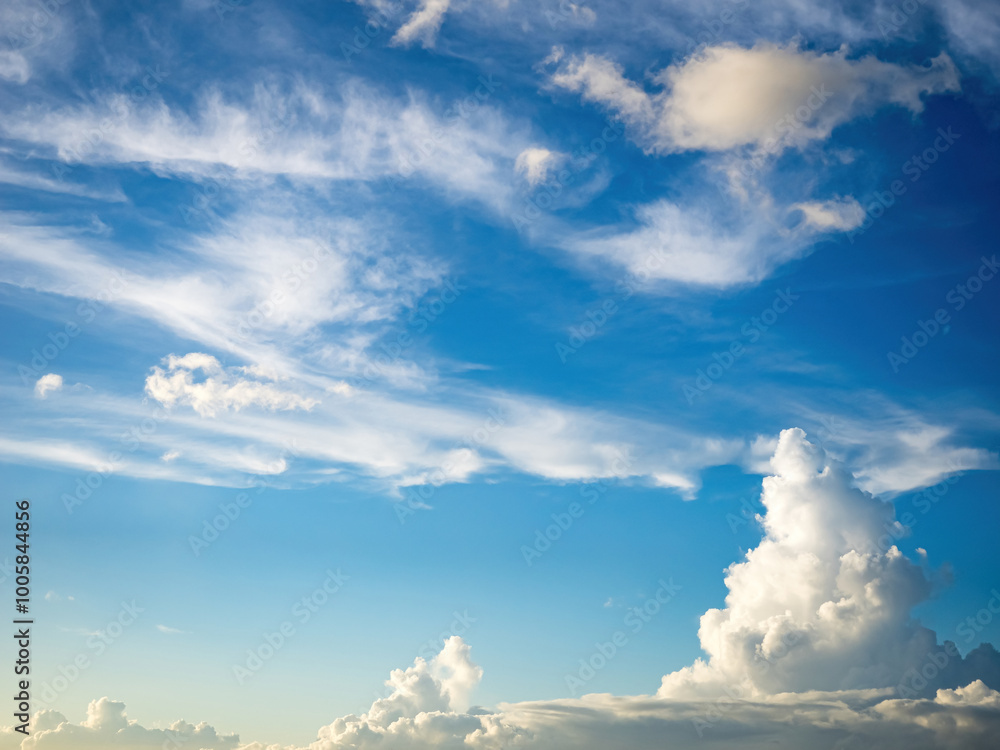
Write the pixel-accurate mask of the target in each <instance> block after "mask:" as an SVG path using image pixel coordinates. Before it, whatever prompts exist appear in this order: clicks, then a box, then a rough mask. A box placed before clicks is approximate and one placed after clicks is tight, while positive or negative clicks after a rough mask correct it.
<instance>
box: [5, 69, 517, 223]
mask: <svg viewBox="0 0 1000 750" xmlns="http://www.w3.org/2000/svg"><path fill="white" fill-rule="evenodd" d="M501 85H502V83H501V82H500V81H498V80H497V79H496V78H494V77H492V76H483V77H482V78H480V79H474V80H472V81H470V88H469V91H468V93H467V95H466V96H464V97H461V98H459V99H458V100H456V101H454V102H451V103H445V104H444V105H433V106H432V105H431V104H429V103H427V102H426V101H424V99H423V98H422V97H421V96H420V94H419V92H417V91H413V92H411V93H410V95H409V96H408V97H406V98H405V99H403V98H390V97H387V96H385V95H383V94H380V93H377V92H375V91H373V90H371V89H369V88H366V87H365V86H364V85H362V84H360V83H358V82H349V83H345V84H343V85H341V86H340V87H338V89H337V90H336V93H335V94H331V93H330V92H329V91H328V89H327V88H326V86H324V85H322V84H320V83H316V82H296V83H294V84H279V83H276V82H273V81H270V82H267V83H260V84H258V85H256V86H255V87H254V89H253V90H252V92H249V93H248V94H247V95H245V96H243V97H239V96H234V95H231V94H225V95H224V94H223V93H222V92H220V91H219V90H218V89H217V88H213V87H206V88H205V89H202V90H200V91H198V92H196V94H195V95H194V97H193V100H192V102H191V104H190V105H188V106H181V105H178V104H170V105H168V104H167V103H166V102H165V101H164V100H163V99H162V98H160V97H159V96H158V95H157V94H156V93H155V92H153V93H151V94H149V97H148V99H147V100H145V101H143V102H133V101H131V100H130V99H129V98H128V97H127V96H125V95H124V94H121V93H116V92H112V91H105V92H102V91H97V92H95V93H94V96H93V98H92V100H88V101H87V102H84V103H78V104H76V105H64V106H52V105H51V104H49V103H45V104H34V105H32V106H30V107H29V106H26V107H24V108H23V109H21V110H19V111H6V112H4V113H2V114H0V133H2V134H3V135H5V136H7V137H9V138H16V139H19V140H22V141H24V142H27V143H31V144H35V145H36V146H39V147H41V150H42V151H43V153H44V154H45V155H49V156H51V157H55V158H58V159H60V160H62V161H64V162H66V163H69V164H75V163H84V164H97V165H108V164H122V165H134V166H138V165H146V166H149V167H152V168H153V169H155V170H157V171H159V172H163V173H169V174H171V175H182V176H187V177H194V178H196V179H208V178H211V179H213V180H216V181H217V183H219V184H224V185H228V184H230V183H232V182H234V181H235V182H236V183H247V184H250V185H258V186H264V187H272V184H271V183H270V182H269V181H268V177H269V176H273V175H287V176H290V177H294V178H296V179H297V180H300V181H308V182H315V181H316V180H330V181H369V182H381V181H385V180H387V179H388V180H399V181H400V182H406V181H410V180H426V181H429V182H430V183H432V184H434V185H436V186H438V187H439V188H441V189H443V190H445V191H448V192H449V193H451V194H454V195H456V196H459V197H461V198H472V199H474V200H479V201H481V202H483V203H484V204H486V205H488V206H489V207H491V208H493V209H497V208H499V207H500V206H501V205H502V204H503V203H504V202H505V201H506V200H507V199H508V194H509V193H510V190H511V185H510V183H511V180H510V178H509V175H510V174H511V165H512V164H513V161H514V159H515V158H516V156H517V154H518V153H520V152H521V151H522V150H523V149H524V148H525V147H526V146H527V145H528V144H527V142H526V139H525V137H524V135H523V134H522V133H520V132H518V128H517V127H515V126H513V125H512V124H511V123H509V122H508V121H507V120H506V119H505V118H504V117H503V116H502V115H501V114H500V113H499V111H498V110H497V109H496V108H495V107H493V106H491V100H492V99H493V98H494V97H495V95H496V90H497V88H498V87H499V86H501ZM214 187H216V186H215V185H213V188H214Z"/></svg>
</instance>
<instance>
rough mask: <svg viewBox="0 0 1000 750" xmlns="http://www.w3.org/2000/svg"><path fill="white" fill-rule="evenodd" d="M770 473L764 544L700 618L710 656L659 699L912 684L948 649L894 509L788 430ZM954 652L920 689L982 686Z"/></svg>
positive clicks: (668, 684)
mask: <svg viewBox="0 0 1000 750" xmlns="http://www.w3.org/2000/svg"><path fill="white" fill-rule="evenodd" d="M771 465H772V469H773V471H774V475H773V476H770V477H767V478H765V479H764V483H763V486H764V491H763V494H762V496H761V502H762V504H763V505H764V506H765V508H766V509H767V512H766V514H765V515H764V516H763V526H764V539H763V540H762V541H761V543H760V544H759V545H758V546H757V548H756V549H752V550H750V551H749V552H747V553H746V560H745V561H744V562H740V563H736V564H733V565H732V566H730V568H729V570H728V572H727V575H726V586H727V588H728V589H729V594H728V595H727V597H726V606H725V608H723V609H712V610H709V611H708V612H706V613H705V614H704V615H703V616H702V618H701V627H700V629H699V631H698V635H699V638H700V640H701V646H702V649H703V650H704V651H705V652H706V653H707V654H708V659H707V660H702V659H699V660H697V661H696V662H695V663H694V664H693V665H692V666H690V667H685V668H684V669H681V670H679V671H677V672H674V673H672V674H668V675H666V676H665V677H664V678H663V684H662V686H661V688H660V691H659V695H660V696H661V697H664V698H672V699H675V700H682V699H685V698H688V697H691V696H694V695H698V696H702V697H704V698H710V697H712V696H714V697H719V696H721V695H723V694H724V693H725V692H726V691H729V692H730V693H732V692H734V691H735V692H738V693H739V694H740V695H741V696H748V697H755V696H761V695H774V694H778V693H785V692H804V691H808V690H827V691H836V690H856V689H871V688H892V687H896V686H898V685H904V686H906V685H907V682H906V676H907V674H908V673H909V672H910V670H913V669H920V668H922V667H923V665H924V663H925V661H926V660H927V659H928V658H929V656H930V654H932V653H936V652H938V651H940V650H941V649H942V647H941V646H939V645H938V644H937V639H936V636H935V634H934V633H933V631H930V630H928V629H927V628H924V627H921V626H919V625H917V624H915V623H914V622H913V620H912V619H911V611H912V609H913V608H914V607H915V606H916V605H917V604H919V603H920V602H922V601H923V600H924V599H926V598H927V597H928V595H929V594H930V583H929V581H928V580H927V579H926V578H925V575H924V572H923V570H922V568H921V567H920V566H918V565H916V564H914V563H912V562H911V561H910V560H908V559H907V558H906V557H904V556H903V555H902V553H900V552H899V550H898V549H896V547H895V546H892V545H891V541H893V540H894V539H895V537H898V536H902V535H903V533H904V532H905V530H904V529H903V528H902V527H901V525H900V524H899V522H898V521H896V520H895V511H894V509H893V506H892V505H891V504H889V503H886V502H883V501H881V500H878V499H876V498H874V497H872V496H871V495H870V494H868V493H866V492H864V491H863V490H860V489H857V488H855V487H854V486H853V478H852V477H851V475H850V474H849V473H848V472H846V471H845V470H844V469H843V468H842V467H840V466H838V465H836V464H835V463H833V462H830V461H829V460H828V459H827V458H826V456H825V455H824V452H823V450H822V449H821V448H818V447H816V446H814V445H812V444H811V443H809V442H808V441H807V440H806V439H805V434H804V433H803V432H802V431H801V430H799V429H793V430H785V431H784V432H782V434H781V437H780V439H779V441H778V445H777V449H776V450H775V454H774V456H773V458H772V459H771ZM886 539H888V540H889V542H890V543H886ZM957 654H958V652H957V650H956V651H955V652H954V656H950V657H948V658H947V659H945V664H943V665H940V667H939V668H937V669H935V670H934V675H933V679H929V680H928V682H929V683H930V686H929V688H928V686H927V685H926V684H925V685H924V686H922V690H927V689H932V688H933V687H934V686H940V687H954V686H957V685H964V684H967V683H968V682H969V681H971V680H972V679H975V677H976V676H977V675H975V674H970V669H971V667H972V664H973V662H972V660H971V659H970V660H968V661H966V660H963V659H962V658H961V657H960V656H958V655H957ZM994 660H995V652H994ZM997 667H1000V662H998V664H997ZM994 669H996V667H994ZM913 692H914V693H915V692H921V690H915V691H913ZM903 697H910V696H903Z"/></svg>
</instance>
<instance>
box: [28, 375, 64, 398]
mask: <svg viewBox="0 0 1000 750" xmlns="http://www.w3.org/2000/svg"><path fill="white" fill-rule="evenodd" d="M62 387H63V379H62V375H56V374H55V373H54V372H50V373H48V374H47V375H42V377H40V378H39V379H38V382H37V383H35V395H36V396H37V397H38V398H45V397H46V396H47V395H48V394H49V393H50V392H52V391H61V390H62Z"/></svg>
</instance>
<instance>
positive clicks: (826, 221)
mask: <svg viewBox="0 0 1000 750" xmlns="http://www.w3.org/2000/svg"><path fill="white" fill-rule="evenodd" d="M791 208H792V209H798V210H799V211H801V212H802V214H803V216H804V221H805V222H806V223H807V224H810V225H811V226H813V227H815V228H816V229H818V230H820V231H829V230H836V231H840V232H846V231H849V230H851V229H854V228H855V227H858V226H861V222H863V221H864V219H865V210H864V209H863V208H862V207H861V204H860V203H858V202H857V200H855V199H854V198H853V197H850V196H849V197H847V198H841V199H834V200H826V201H804V202H802V203H794V204H792V206H791Z"/></svg>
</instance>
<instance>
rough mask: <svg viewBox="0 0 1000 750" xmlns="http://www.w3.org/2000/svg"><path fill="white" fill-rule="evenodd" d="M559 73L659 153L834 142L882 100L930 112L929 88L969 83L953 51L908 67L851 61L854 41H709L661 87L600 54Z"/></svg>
mask: <svg viewBox="0 0 1000 750" xmlns="http://www.w3.org/2000/svg"><path fill="white" fill-rule="evenodd" d="M551 80H552V83H553V84H554V85H556V86H559V87H562V88H565V89H568V90H570V91H576V92H579V93H580V94H581V95H582V96H583V98H584V99H585V100H587V101H592V102H596V103H598V104H601V105H603V106H605V107H607V108H608V109H611V110H612V111H614V112H615V113H617V114H618V115H619V116H620V117H622V118H623V119H624V120H625V121H626V123H628V124H629V125H630V126H631V129H632V131H631V135H632V137H633V138H634V139H635V140H636V141H637V142H638V143H640V144H641V145H643V146H644V147H645V148H647V149H649V150H651V151H654V152H674V151H685V150H707V151H724V150H728V149H734V148H737V147H740V146H748V145H752V146H756V147H758V148H762V149H766V150H767V151H769V152H771V153H778V152H780V151H782V150H784V149H785V148H788V147H798V146H802V145H804V144H806V143H808V142H809V141H813V140H824V139H826V138H828V137H829V135H830V133H831V132H832V131H833V129H834V128H836V127H837V126H838V125H841V124H843V123H845V122H848V121H849V120H851V119H853V118H855V117H858V116H860V115H863V114H867V113H870V112H872V111H874V110H875V109H877V108H878V107H880V106H882V105H885V104H895V105H898V106H902V107H906V108H907V109H909V110H910V111H912V112H920V111H921V110H922V109H923V102H922V99H921V97H922V96H923V95H926V94H935V93H942V92H946V91H957V90H958V89H959V83H958V73H957V71H956V69H955V66H954V64H953V63H952V62H951V60H950V58H949V57H948V56H947V55H946V54H944V53H942V54H941V55H939V56H938V57H936V58H934V60H932V61H931V64H930V66H929V67H927V68H923V67H906V66H902V65H897V64H895V63H887V62H882V61H880V60H878V59H876V58H875V57H873V56H868V57H864V58H861V59H857V60H849V59H848V58H847V49H846V48H843V49H840V50H838V51H837V52H832V53H826V54H821V53H818V52H814V51H809V50H802V49H799V48H798V47H797V46H795V45H788V46H784V47H783V46H779V45H775V44H772V43H769V42H759V43H758V44H757V45H755V46H754V47H752V48H750V49H744V48H741V47H738V46H735V45H731V44H725V45H718V46H714V47H707V48H705V49H704V50H702V51H701V52H700V53H699V54H697V55H695V56H693V57H690V58H688V59H686V60H684V61H683V62H681V63H677V64H674V65H671V66H670V67H668V68H666V69H665V70H663V71H661V72H660V73H659V74H657V75H656V76H654V78H653V80H654V82H655V83H656V84H658V85H660V86H662V87H663V90H662V91H660V92H658V93H652V94H650V93H647V92H646V91H645V90H644V89H643V88H641V87H640V86H639V85H637V84H636V83H634V82H633V81H630V80H629V79H627V78H626V77H625V76H624V73H623V71H622V68H621V67H620V66H619V65H617V64H615V63H614V62H612V61H611V60H609V59H607V58H604V57H600V56H597V55H592V54H587V55H584V56H582V57H577V56H572V57H569V58H565V59H562V60H559V61H558V67H557V69H556V70H555V72H554V73H553V74H552V76H551Z"/></svg>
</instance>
